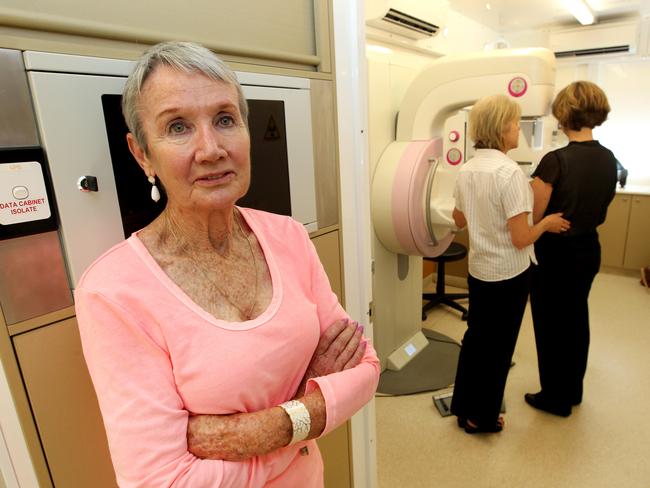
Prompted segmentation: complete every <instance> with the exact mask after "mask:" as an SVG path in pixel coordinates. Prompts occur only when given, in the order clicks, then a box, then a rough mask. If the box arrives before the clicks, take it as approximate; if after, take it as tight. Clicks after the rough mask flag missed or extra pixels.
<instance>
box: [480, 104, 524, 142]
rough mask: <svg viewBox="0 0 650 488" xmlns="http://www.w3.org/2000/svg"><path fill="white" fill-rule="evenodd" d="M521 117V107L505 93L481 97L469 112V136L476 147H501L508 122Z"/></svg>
mask: <svg viewBox="0 0 650 488" xmlns="http://www.w3.org/2000/svg"><path fill="white" fill-rule="evenodd" d="M520 117H521V107H520V106H519V104H518V103H517V102H515V101H514V100H512V99H511V98H510V97H508V96H506V95H491V96H488V97H485V98H481V99H480V100H479V101H478V102H476V103H475V104H474V106H473V107H472V110H471V111H470V113H469V136H470V137H471V138H472V140H473V141H474V147H475V148H476V149H498V150H501V149H503V133H504V132H505V131H506V130H507V129H508V124H510V123H511V122H512V121H513V120H519V118H520Z"/></svg>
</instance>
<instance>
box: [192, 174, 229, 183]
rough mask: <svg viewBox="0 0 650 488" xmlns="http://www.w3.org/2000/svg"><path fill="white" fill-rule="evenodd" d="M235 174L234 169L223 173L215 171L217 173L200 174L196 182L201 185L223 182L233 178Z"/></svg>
mask: <svg viewBox="0 0 650 488" xmlns="http://www.w3.org/2000/svg"><path fill="white" fill-rule="evenodd" d="M234 176H235V173H233V172H232V171H224V172H223V173H215V174H209V175H204V176H200V177H199V178H197V179H196V183H198V184H200V185H214V184H223V183H227V182H229V181H230V180H232V178H234Z"/></svg>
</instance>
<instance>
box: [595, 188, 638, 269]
mask: <svg viewBox="0 0 650 488" xmlns="http://www.w3.org/2000/svg"><path fill="white" fill-rule="evenodd" d="M631 199H632V196H631V195H616V196H615V197H614V200H613V201H612V203H611V204H610V205H609V208H608V209H607V218H606V219H605V222H603V224H602V225H601V226H600V227H598V236H599V239H600V247H601V264H602V265H603V266H614V267H621V266H623V258H624V256H625V239H626V236H627V224H628V217H629V212H630V201H631Z"/></svg>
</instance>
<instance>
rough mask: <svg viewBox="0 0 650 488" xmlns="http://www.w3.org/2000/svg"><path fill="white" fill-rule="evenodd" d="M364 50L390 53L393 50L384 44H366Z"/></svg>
mask: <svg viewBox="0 0 650 488" xmlns="http://www.w3.org/2000/svg"><path fill="white" fill-rule="evenodd" d="M366 50H367V51H371V52H375V53H381V54H390V53H392V52H393V50H392V49H390V48H388V47H384V46H378V45H377V44H366Z"/></svg>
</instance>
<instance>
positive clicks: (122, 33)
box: [0, 0, 331, 73]
mask: <svg viewBox="0 0 650 488" xmlns="http://www.w3.org/2000/svg"><path fill="white" fill-rule="evenodd" d="M328 12H329V2H328V1H327V0H287V1H285V2H283V4H282V8H278V6H277V5H276V4H275V3H274V2H265V1H261V0H249V1H246V2H219V3H218V4H217V3H215V2H212V1H209V0H193V1H192V2H189V3H188V2H185V3H183V2H173V1H169V0H160V1H157V2H133V1H129V0H112V1H110V2H82V3H81V4H79V3H78V2H75V1H73V0H40V1H39V2H25V1H24V0H4V1H3V2H2V5H1V6H0V46H1V47H9V48H17V49H43V50H51V51H55V52H75V51H76V52H77V53H78V54H93V53H95V52H88V51H89V50H92V49H97V51H102V52H111V49H114V50H115V51H112V52H120V53H121V55H122V56H123V57H127V58H130V57H134V56H137V52H138V49H137V47H136V48H135V49H134V46H132V45H130V44H135V45H136V46H137V45H147V44H153V43H156V42H159V41H162V40H168V39H185V40H192V41H196V42H201V43H203V44H205V45H206V46H208V47H210V48H212V49H214V50H215V51H217V52H219V53H221V54H223V55H227V56H231V57H232V60H233V61H242V62H243V61H245V62H250V63H253V64H256V65H269V64H273V65H277V66H282V67H285V68H289V69H305V70H308V71H319V72H324V73H330V72H331V68H330V67H331V60H330V42H329V30H330V29H329V26H330V22H329V13H328ZM80 37H82V38H83V37H90V38H93V40H92V41H90V42H88V41H84V40H83V39H80ZM98 41H99V42H98ZM107 41H110V42H107ZM140 50H141V49H140ZM97 55H107V56H111V55H113V56H114V55H115V54H97Z"/></svg>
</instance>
